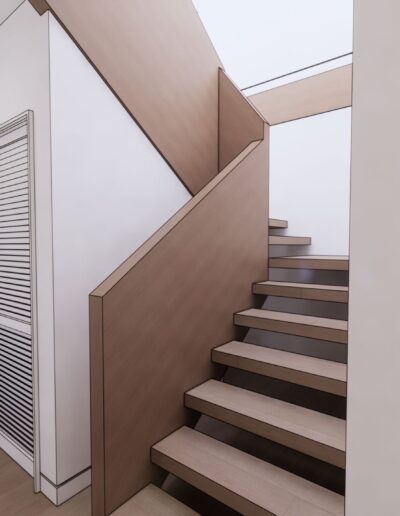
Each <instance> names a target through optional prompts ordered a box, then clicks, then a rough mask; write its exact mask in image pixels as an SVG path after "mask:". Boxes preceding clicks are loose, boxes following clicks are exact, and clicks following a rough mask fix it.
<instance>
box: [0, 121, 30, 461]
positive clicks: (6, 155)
mask: <svg viewBox="0 0 400 516" xmlns="http://www.w3.org/2000/svg"><path fill="white" fill-rule="evenodd" d="M30 120H31V114H30V113H29V112H27V113H25V114H23V115H21V116H19V117H16V118H14V119H13V120H11V121H9V122H7V123H5V124H3V125H1V126H0V432H1V434H2V436H3V437H4V438H5V439H7V440H8V441H9V442H10V443H12V445H14V446H15V447H16V448H18V450H19V451H20V452H22V453H24V454H25V455H27V456H28V457H31V458H33V455H34V425H33V367H32V357H33V353H32V285H33V282H32V245H31V244H32V238H31V229H32V228H31V216H30V213H31V208H32V206H31V199H32V198H33V197H32V193H33V192H32V191H31V190H32V184H33V183H32V180H33V178H32V177H31V176H32V166H31V165H32V164H31V163H30V160H31V157H30V156H31V152H30V149H31V147H30V144H31V142H30ZM14 458H15V457H14Z"/></svg>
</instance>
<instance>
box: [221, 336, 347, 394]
mask: <svg viewBox="0 0 400 516" xmlns="http://www.w3.org/2000/svg"><path fill="white" fill-rule="evenodd" d="M212 359H213V361H214V362H216V363H219V364H223V365H226V366H230V367H235V368H237V369H243V370H245V371H249V372H252V373H256V374H261V375H263V376H269V377H271V378H276V379H278V380H283V381H286V382H290V383H295V384H297V385H303V386H305V387H310V388H312V389H317V390H320V391H324V392H329V393H331V394H336V395H338V396H346V389H347V384H346V381H347V379H346V376H347V366H346V365H345V364H340V363H338V362H332V361H330V360H323V359H321V358H314V357H308V356H305V355H297V354H295V353H289V352H287V351H280V350H279V349H271V348H265V347H263V346H256V345H254V344H247V343H245V342H237V341H232V342H228V343H227V344H224V345H222V346H219V347H218V348H215V349H214V350H213V351H212Z"/></svg>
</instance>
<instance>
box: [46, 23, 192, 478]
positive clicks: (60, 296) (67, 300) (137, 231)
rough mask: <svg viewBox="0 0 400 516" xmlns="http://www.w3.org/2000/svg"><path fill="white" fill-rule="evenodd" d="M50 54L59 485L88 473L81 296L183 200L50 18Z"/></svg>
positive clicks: (142, 137) (164, 168) (174, 182)
mask: <svg viewBox="0 0 400 516" xmlns="http://www.w3.org/2000/svg"><path fill="white" fill-rule="evenodd" d="M50 47H51V50H50V66H51V115H52V144H53V148H52V166H53V178H52V180H53V216H54V231H53V233H54V282H55V325H56V330H55V335H56V370H57V482H58V483H60V482H63V481H65V480H66V479H68V478H69V477H71V476H72V475H75V474H77V473H78V472H79V471H81V470H83V469H85V468H87V467H88V466H89V465H90V446H89V437H90V428H89V340H88V333H89V327H88V322H89V321H88V295H89V293H90V292H91V290H93V289H94V288H95V287H96V286H97V285H98V284H99V283H100V282H101V281H102V280H103V279H105V277H106V276H107V275H109V274H110V273H111V272H112V271H113V270H114V269H115V268H116V267H117V266H118V265H119V264H120V263H121V262H122V261H123V260H124V259H125V258H127V257H128V256H129V255H130V254H131V253H132V252H133V251H134V250H135V249H136V248H137V247H138V246H140V244H142V243H143V242H144V241H145V240H146V239H147V238H148V237H149V236H150V235H151V234H152V233H153V232H155V231H156V230H157V229H158V228H159V227H160V226H161V225H162V224H163V223H164V222H165V221H166V220H167V219H168V218H169V217H170V216H171V215H172V214H173V213H175V212H176V211H177V210H178V209H179V208H180V207H181V206H182V205H183V204H184V203H185V202H187V201H188V200H189V199H190V195H189V193H188V192H187V190H186V189H185V188H184V187H183V185H182V183H181V182H180V181H179V180H178V178H177V177H176V176H175V174H174V173H173V172H172V170H171V169H170V168H169V167H168V165H167V164H166V163H165V161H164V160H163V159H162V157H161V156H160V154H158V152H157V151H156V150H155V148H154V147H153V146H152V145H151V143H150V142H149V141H148V139H147V138H146V137H145V135H144V134H143V133H142V131H141V130H140V129H139V127H138V126H137V125H136V124H135V123H134V121H133V120H132V119H131V118H130V117H129V116H128V114H127V113H126V112H125V110H124V109H123V108H122V106H121V105H120V104H119V102H118V101H117V100H116V99H115V97H114V96H113V94H112V93H111V91H110V90H109V89H108V88H107V86H106V85H105V84H104V83H103V81H102V80H101V79H100V78H99V76H98V75H97V73H96V72H95V71H94V69H93V68H92V67H91V65H90V64H89V63H88V61H87V60H86V59H85V58H84V57H83V55H82V54H81V53H80V51H79V50H78V49H77V47H76V46H75V45H74V43H73V42H72V41H71V40H70V39H69V37H68V36H67V35H66V33H65V32H64V31H63V29H62V28H61V27H60V25H59V24H58V23H57V22H56V21H55V19H54V18H52V17H51V18H50ZM128 410H129V407H128Z"/></svg>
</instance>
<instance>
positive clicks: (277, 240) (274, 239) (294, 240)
mask: <svg viewBox="0 0 400 516" xmlns="http://www.w3.org/2000/svg"><path fill="white" fill-rule="evenodd" d="M268 242H269V245H311V238H310V237H298V236H286V235H285V236H281V235H270V236H269V237H268Z"/></svg>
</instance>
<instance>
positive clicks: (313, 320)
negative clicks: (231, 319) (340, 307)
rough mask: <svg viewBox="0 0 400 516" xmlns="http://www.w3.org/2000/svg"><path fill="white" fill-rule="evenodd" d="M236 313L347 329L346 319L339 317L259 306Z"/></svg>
mask: <svg viewBox="0 0 400 516" xmlns="http://www.w3.org/2000/svg"><path fill="white" fill-rule="evenodd" d="M236 315H241V316H247V317H257V318H259V319H272V320H274V321H281V322H286V323H293V324H303V325H307V326H316V327H318V328H331V329H334V330H343V331H347V326H348V324H347V321H342V320H339V319H327V318H325V317H315V316H313V315H301V314H292V313H288V312H275V311H274V310H262V309H259V308H249V309H248V310H244V311H242V312H238V313H237V314H236Z"/></svg>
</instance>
